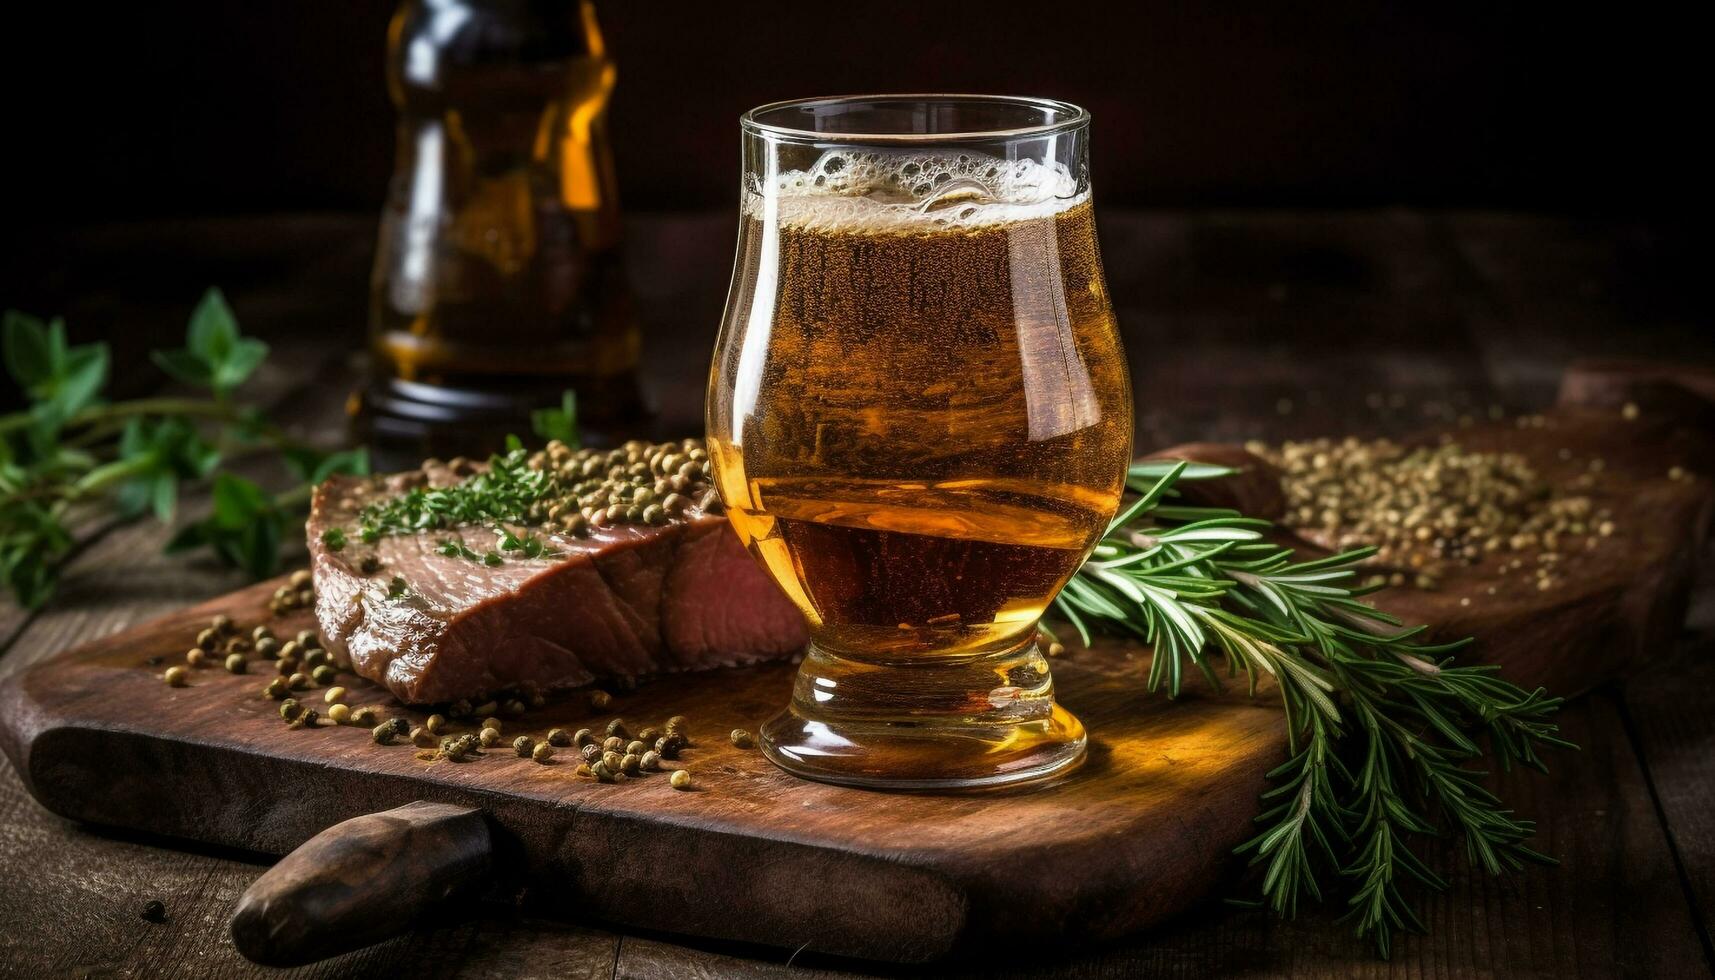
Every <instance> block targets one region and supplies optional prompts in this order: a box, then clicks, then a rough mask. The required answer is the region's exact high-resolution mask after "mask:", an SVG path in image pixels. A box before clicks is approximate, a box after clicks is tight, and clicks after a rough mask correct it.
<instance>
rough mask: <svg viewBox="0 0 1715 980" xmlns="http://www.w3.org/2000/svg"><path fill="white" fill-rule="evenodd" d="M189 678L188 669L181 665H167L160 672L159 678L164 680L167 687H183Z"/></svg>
mask: <svg viewBox="0 0 1715 980" xmlns="http://www.w3.org/2000/svg"><path fill="white" fill-rule="evenodd" d="M189 679H190V671H189V670H186V669H185V668H183V667H168V668H167V669H166V670H165V671H164V672H163V673H162V674H161V680H164V681H166V682H167V686H168V687H184V686H185V684H186V683H187V682H188V681H189Z"/></svg>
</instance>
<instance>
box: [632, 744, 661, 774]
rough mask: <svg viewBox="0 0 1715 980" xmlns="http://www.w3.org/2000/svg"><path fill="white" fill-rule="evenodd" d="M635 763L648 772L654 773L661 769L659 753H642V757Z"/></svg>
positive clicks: (651, 751) (650, 751)
mask: <svg viewBox="0 0 1715 980" xmlns="http://www.w3.org/2000/svg"><path fill="white" fill-rule="evenodd" d="M637 763H638V765H640V766H642V767H643V768H644V769H646V770H648V771H649V772H655V771H657V770H659V769H660V768H661V753H659V752H657V751H655V750H654V749H650V750H649V751H647V752H645V753H643V757H642V758H640V759H638V760H637Z"/></svg>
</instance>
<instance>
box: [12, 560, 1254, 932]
mask: <svg viewBox="0 0 1715 980" xmlns="http://www.w3.org/2000/svg"><path fill="white" fill-rule="evenodd" d="M270 593H271V586H270V585H269V584H266V583H265V584H263V585H261V586H259V587H256V588H252V589H249V590H245V591H242V592H239V593H235V594H234V595H233V596H229V597H226V598H225V599H222V600H217V601H216V602H214V603H211V604H205V605H203V606H200V607H196V608H193V609H191V610H185V611H182V612H180V613H175V614H172V615H169V616H167V617H164V618H163V619H160V620H157V621H155V622H153V623H150V624H147V625H145V626H144V627H141V628H139V629H136V630H132V631H129V632H127V633H124V634H121V635H120V636H118V637H115V638H110V639H109V640H107V641H104V642H102V643H101V644H98V645H96V646H94V647H88V648H84V649H83V650H81V651H77V652H73V653H71V654H68V655H66V656H62V657H59V658H55V659H54V660H52V661H50V662H48V663H46V664H43V665H40V666H39V667H37V668H35V669H32V670H29V671H26V672H25V673H24V674H22V675H21V676H20V677H18V678H16V679H15V681H14V682H11V683H8V684H7V685H6V687H5V688H4V691H3V693H0V714H3V716H4V723H3V724H4V728H5V730H6V731H7V733H8V739H7V750H8V752H9V753H10V754H11V755H12V757H13V759H14V760H15V762H16V764H17V766H18V768H19V771H20V773H21V775H23V777H24V779H25V782H26V785H27V786H28V787H29V788H30V789H31V791H32V792H33V793H34V794H35V795H36V796H37V798H38V799H40V800H41V801H42V802H43V803H44V804H45V805H46V806H48V808H49V809H52V810H54V811H55V812H57V813H60V814H62V815H64V816H68V817H71V818H74V819H78V820H84V821H88V822H92V823H98V824H106V825H115V826H125V827H131V828H134V829H141V830H146V831H149V832H151V833H158V834H163V835H169V836H174V837H187V838H192V839H196V840H201V841H206V842H212V843H217V844H221V845H225V846H233V847H240V848H244V849H248V850H256V851H262V852H265V853H284V852H286V851H289V850H291V849H292V848H294V847H296V846H297V845H298V844H299V843H301V842H302V841H304V840H306V839H308V838H309V837H311V836H312V835H314V834H315V833H317V832H319V831H320V830H321V829H322V828H324V827H326V826H327V825H329V824H330V823H333V822H336V821H338V820H342V819H346V818H349V817H352V816H356V815H358V814H360V813H365V812H368V811H372V810H378V809H384V808H386V807H389V806H394V805H398V804H400V803H404V802H408V801H409V800H411V799H417V798H422V799H427V800H433V801H438V802H445V803H453V804H458V805H463V806H477V807H481V808H482V809H484V810H485V811H486V812H487V813H488V814H489V815H490V816H491V817H492V819H493V821H494V823H495V825H496V827H497V828H499V829H500V830H501V831H502V833H503V838H504V840H505V841H506V843H505V844H504V845H502V846H503V847H504V848H507V849H510V850H511V851H512V852H513V853H511V854H510V855H509V856H508V858H507V860H506V864H507V866H508V867H509V868H510V869H511V870H512V871H513V872H514V873H515V874H516V875H517V876H518V884H519V886H521V887H533V888H536V889H539V890H541V891H542V892H543V893H544V894H546V895H551V896H553V897H554V898H555V899H557V900H558V901H560V902H562V903H566V904H567V905H569V906H570V910H571V911H575V912H576V913H577V914H580V915H591V916H594V917H596V918H598V919H602V920H606V921H611V922H617V923H627V924H633V925H640V926H650V925H657V924H659V923H662V922H668V921H670V922H671V923H672V928H673V930H674V931H680V932H686V933H691V934H695V935H707V936H714V937H719V938H727V939H739V940H744V941H749V942H759V943H766V944H771V945H778V946H785V947H789V948H796V947H798V946H801V945H804V944H806V943H808V945H809V948H812V949H817V950H821V951H824V952H831V953H839V954H843V955H855V956H868V957H875V958H883V959H895V960H900V961H907V962H909V961H921V960H928V959H934V958H937V957H940V956H944V955H947V954H950V953H953V952H956V951H962V950H966V949H969V948H973V947H980V946H982V945H983V944H985V943H989V942H993V941H996V940H997V939H998V938H999V937H1003V936H1005V935H1009V934H1011V933H1013V932H1016V931H1017V930H1019V929H1022V928H1042V927H1043V925H1042V924H1043V922H1045V921H1046V922H1052V923H1053V924H1054V925H1053V928H1054V929H1055V930H1056V931H1057V932H1059V933H1061V934H1064V935H1066V936H1069V937H1082V938H1086V939H1100V938H1108V937H1112V936H1117V935H1123V934H1126V933H1129V932H1132V931H1135V930H1136V929H1138V928H1140V927H1142V926H1145V925H1148V924H1150V923H1152V922H1156V921H1159V920H1160V919H1162V918H1164V917H1166V916H1167V915H1170V914H1172V913H1174V912H1176V911H1178V910H1179V909H1180V908H1183V907H1184V906H1185V905H1186V904H1187V903H1189V902H1191V901H1193V900H1195V899H1196V898H1197V897H1199V896H1200V895H1202V894H1203V893H1204V892H1205V891H1206V890H1207V889H1208V888H1209V887H1210V885H1211V884H1212V879H1211V876H1210V875H1209V874H1208V870H1209V869H1210V868H1211V867H1216V866H1219V865H1220V864H1221V863H1223V862H1224V860H1225V855H1226V854H1227V852H1228V851H1229V850H1230V849H1231V848H1232V847H1233V846H1234V845H1235V844H1237V843H1238V842H1239V841H1240V840H1242V839H1243V837H1244V836H1245V835H1246V832H1247V830H1248V828H1249V824H1250V816H1251V814H1252V813H1253V812H1254V804H1255V798H1256V795H1257V793H1258V792H1260V791H1261V789H1262V788H1263V780H1262V774H1263V773H1264V772H1265V771H1266V770H1267V769H1269V768H1272V766H1273V765H1274V764H1275V763H1276V762H1277V761H1278V758H1279V754H1280V749H1281V745H1282V735H1281V731H1280V716H1279V713H1278V711H1277V710H1276V709H1275V708H1274V706H1273V705H1272V704H1270V703H1269V702H1268V701H1267V700H1266V699H1263V700H1261V701H1258V702H1251V701H1248V700H1246V699H1245V698H1244V697H1243V695H1242V694H1237V693H1235V694H1229V695H1226V696H1224V697H1218V696H1213V695H1211V694H1208V693H1207V692H1198V691H1192V692H1189V693H1188V694H1187V696H1186V697H1184V698H1182V699H1181V700H1179V701H1178V702H1169V701H1167V700H1165V699H1162V698H1158V697H1150V696H1149V695H1147V694H1146V693H1145V692H1144V691H1143V690H1142V689H1141V686H1140V685H1139V684H1138V675H1139V672H1140V671H1141V670H1142V668H1143V666H1144V662H1143V660H1142V658H1141V657H1140V656H1139V654H1140V652H1141V651H1139V650H1138V649H1137V648H1134V647H1131V646H1128V645H1126V644H1124V643H1119V642H1107V643H1105V644H1103V645H1100V646H1098V647H1097V648H1095V649H1093V650H1091V651H1087V652H1083V653H1080V654H1078V655H1077V656H1075V657H1072V658H1070V659H1068V660H1063V661H1062V662H1061V664H1060V667H1059V668H1058V669H1057V681H1058V687H1059V689H1060V691H1061V695H1062V698H1063V700H1064V701H1065V703H1066V704H1067V705H1068V706H1069V707H1071V708H1072V710H1074V711H1075V712H1077V713H1078V714H1079V715H1080V717H1082V718H1083V719H1084V720H1085V723H1086V724H1087V725H1089V726H1091V727H1092V729H1093V730H1094V731H1095V732H1097V735H1096V737H1095V739H1094V743H1093V745H1092V750H1091V758H1090V760H1089V762H1087V763H1086V764H1085V765H1084V766H1083V767H1081V768H1080V769H1079V770H1078V771H1077V772H1076V773H1075V774H1073V775H1072V776H1071V777H1070V778H1068V779H1067V780H1066V781H1064V782H1063V783H1062V784H1060V785H1058V786H1056V787H1054V788H1051V789H1049V790H1045V791H1038V792H1029V793H1020V794H1004V795H1002V794H996V795H988V796H932V795H921V796H886V797H882V796H877V795H875V794H871V793H866V792H864V791H861V790H854V789H846V788H840V787H832V786H823V785H820V784H815V783H807V782H804V781H801V780H797V779H793V778H792V777H789V776H787V775H785V774H784V773H781V772H779V771H777V770H775V769H774V768H773V767H772V766H770V765H769V764H768V763H766V762H765V761H764V760H763V759H762V757H761V755H760V754H759V753H757V752H755V751H754V750H750V751H745V750H740V749H737V748H735V747H733V746H732V745H731V744H730V743H729V742H727V741H726V740H725V739H724V733H725V732H727V731H729V730H731V729H733V728H737V727H744V728H749V729H752V730H754V729H755V728H756V727H757V725H758V724H759V723H760V722H761V721H762V720H764V719H765V718H767V717H768V716H769V715H770V714H771V713H772V712H774V711H776V710H778V708H779V706H780V705H782V704H784V703H785V700H786V696H787V692H788V690H789V686H790V682H791V675H792V670H793V668H792V667H791V665H789V664H776V665H772V666H769V667H765V668H754V669H746V670H735V671H727V672H723V673H722V674H721V675H719V676H718V683H716V682H713V680H712V679H711V678H710V677H709V676H697V675H683V676H677V677H666V678H662V679H659V680H657V681H655V682H653V683H650V684H646V685H644V686H643V687H641V688H640V689H639V690H638V691H636V692H635V693H633V694H629V695H624V696H622V697H620V698H619V699H618V703H617V704H616V705H615V707H614V710H615V711H616V712H618V713H620V714H622V715H624V716H627V717H629V719H630V722H631V724H632V725H633V726H634V727H635V726H638V725H642V724H648V723H655V724H659V723H660V721H661V720H662V719H664V718H666V717H667V716H668V715H670V714H675V713H682V714H685V715H687V716H689V717H690V718H691V719H692V721H691V725H690V732H691V737H692V739H693V741H694V747H693V748H691V749H689V750H687V752H686V756H685V758H684V759H683V760H682V761H681V762H680V763H679V764H681V765H684V766H686V767H687V768H689V769H691V770H692V772H693V773H694V775H695V780H696V785H697V789H696V791H694V792H688V793H681V792H675V791H673V790H671V789H669V788H668V787H667V786H666V781H665V776H663V775H654V776H652V777H649V778H646V779H639V780H634V781H632V782H630V783H628V784H626V785H623V786H604V785H599V784H596V783H594V782H592V781H590V780H588V779H583V778H579V777H576V776H574V775H573V774H572V769H573V767H574V763H573V760H572V759H571V758H570V757H569V753H563V754H562V756H561V760H560V761H556V762H555V763H554V764H552V765H548V766H543V765H538V764H536V763H534V762H531V761H529V760H526V759H519V758H516V757H514V756H513V755H512V754H511V752H510V750H504V751H492V752H490V753H489V754H488V755H487V756H486V757H484V758H482V759H479V760H476V761H474V762H471V763H463V764H461V763H454V762H449V761H445V760H439V761H436V760H433V759H432V758H425V757H423V756H427V755H429V754H428V753H418V752H416V751H413V750H412V749H411V748H409V747H405V746H395V747H389V748H382V747H378V746H375V745H374V744H372V743H371V741H370V739H369V733H368V731H367V730H364V729H356V728H331V727H330V728H322V729H318V730H316V731H290V730H287V729H286V728H285V727H284V726H283V725H282V724H281V723H280V721H279V719H278V717H277V716H276V713H275V711H274V708H275V705H274V703H273V702H271V701H267V700H265V699H263V698H261V697H260V696H259V695H258V694H257V693H256V692H257V690H258V688H259V687H260V684H261V681H260V680H259V679H258V678H257V677H256V676H254V675H245V676H232V675H228V674H225V673H224V672H221V671H216V670H202V671H197V672H196V673H195V674H194V675H193V680H192V682H191V686H189V687H187V688H182V689H176V688H170V687H167V686H166V685H164V684H162V683H160V682H159V681H158V680H156V679H155V678H154V677H153V676H152V675H153V673H154V672H156V671H158V670H159V669H160V666H161V665H159V664H156V665H149V664H148V661H149V660H150V659H152V658H155V657H164V656H168V655H173V656H176V655H177V654H178V653H179V652H180V650H181V649H182V648H183V646H184V642H185V641H184V637H185V636H186V635H187V634H188V633H191V634H194V632H195V629H196V628H197V627H198V626H199V625H200V624H201V623H203V622H205V621H206V620H207V619H208V618H209V617H210V616H212V615H213V614H214V613H215V612H216V611H221V612H225V613H226V614H228V615H232V616H233V617H234V619H236V620H237V621H238V622H239V623H241V624H248V623H253V622H256V621H258V620H259V619H260V618H261V613H260V610H261V609H262V608H263V605H264V603H265V600H266V597H267V596H268V595H269V594H270ZM298 625H299V623H298V621H297V620H286V621H282V622H281V623H280V624H279V629H281V630H282V631H289V630H291V629H295V628H296V627H297V626H298ZM352 683H353V684H354V685H355V684H356V683H357V682H356V681H355V680H354V681H353V682H352ZM356 690H358V691H359V692H360V693H359V695H358V696H357V700H361V701H377V702H380V701H384V700H385V698H384V696H383V693H382V692H381V691H380V690H379V689H375V688H361V687H359V688H356ZM389 710H391V711H397V712H400V713H405V712H403V709H399V708H397V707H396V706H392V705H389ZM412 717H413V718H414V719H416V720H420V719H421V716H420V715H414V714H413V715H412ZM607 717H608V716H606V715H603V716H591V715H590V714H589V713H588V709H587V708H585V707H583V706H582V705H581V702H580V703H578V704H576V705H558V706H553V705H551V706H549V707H547V708H544V709H542V710H541V711H539V712H534V713H532V715H531V716H529V717H527V718H522V719H515V720H513V721H511V722H508V723H507V734H508V735H509V736H511V735H514V734H519V733H529V734H532V735H534V736H536V737H541V735H542V734H543V732H544V731H545V730H546V729H547V728H549V727H553V726H563V727H567V728H576V727H583V726H586V725H590V726H593V727H597V728H600V727H601V725H602V724H603V723H605V721H606V720H607ZM1217 745H1218V746H1220V747H1221V749H1220V751H1211V750H1210V749H1211V747H1212V746H1217ZM282 787H284V788H286V792H284V793H282ZM878 800H885V801H886V804H887V805H885V806H877V805H875V804H876V802H877V801H878ZM1026 828H1027V830H1026ZM1021 831H1023V832H1021ZM1049 841H1051V842H1052V846H1048V845H1047V843H1046V842H1049ZM1140 878H1141V879H1147V880H1149V881H1150V882H1151V887H1150V888H1148V889H1139V888H1137V887H1136V882H1137V881H1138V880H1139V879H1140ZM829 880H838V881H839V882H840V887H839V888H837V889H830V888H828V887H827V882H828V881H829ZM1023 893H1028V894H1030V895H1031V896H1032V900H1031V901H1030V902H1029V903H1027V904H1026V903H1020V902H1019V901H1018V896H1019V895H1020V894H1023ZM699 896H700V897H702V899H703V900H698V897H699ZM716 898H718V899H719V900H718V901H716V900H715V899H716ZM734 907H736V908H742V909H745V910H746V911H745V914H743V915H739V916H735V915H732V914H730V909H731V908H734Z"/></svg>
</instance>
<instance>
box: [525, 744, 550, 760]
mask: <svg viewBox="0 0 1715 980" xmlns="http://www.w3.org/2000/svg"><path fill="white" fill-rule="evenodd" d="M553 757H554V747H553V746H552V745H549V744H548V743H547V742H538V743H537V744H536V747H535V748H534V749H531V750H530V758H532V759H535V760H536V761H537V762H547V761H548V760H549V759H552V758H553Z"/></svg>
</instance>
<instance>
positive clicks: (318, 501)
mask: <svg viewBox="0 0 1715 980" xmlns="http://www.w3.org/2000/svg"><path fill="white" fill-rule="evenodd" d="M457 482H458V478H457V477H454V476H453V475H452V474H451V473H450V472H449V471H447V470H445V469H427V470H425V471H422V472H418V471H412V472H409V473H404V474H396V475H394V476H391V477H386V478H370V479H364V478H357V477H334V478H333V479H330V480H328V481H327V482H326V483H324V484H322V486H321V487H320V488H318V489H317V491H316V495H315V500H314V503H313V504H312V508H311V512H310V519H309V524H308V533H309V546H310V554H311V567H312V569H313V572H314V575H315V584H316V617H317V619H319V620H320V624H321V631H322V639H323V642H324V644H325V645H326V646H327V648H328V649H329V650H330V651H332V652H333V653H335V654H336V655H344V656H346V657H348V658H349V659H350V661H351V664H352V667H353V669H355V670H356V671H357V673H359V674H361V675H363V676H364V677H367V678H369V679H370V680H373V681H377V682H379V683H381V684H384V685H386V687H387V688H388V690H390V691H392V692H393V694H394V695H395V696H397V697H398V698H399V699H400V700H402V701H405V702H408V703H416V704H421V703H438V702H447V701H455V700H459V699H470V700H479V699H483V698H486V697H488V696H490V695H493V694H496V693H498V692H502V691H505V690H535V691H548V690H551V689H555V688H566V687H575V686H577V685H581V684H587V683H589V682H590V681H592V680H594V679H596V678H607V677H636V676H638V675H642V674H650V673H657V672H662V671H672V670H699V669H704V668H710V667H719V666H732V665H739V664H746V663H753V662H756V661H759V660H766V659H773V658H781V657H787V656H790V655H792V654H795V653H797V652H798V651H800V650H801V649H802V648H803V646H804V644H805V642H806V641H807V639H808V633H807V631H806V629H805V625H804V619H803V616H802V615H801V614H800V613H799V612H798V610H797V608H796V607H794V606H793V605H792V603H791V602H790V601H788V600H787V599H786V597H785V596H784V595H782V594H781V593H780V591H779V589H778V588H777V587H776V586H775V585H774V583H773V582H771V581H769V580H768V578H767V577H766V576H765V575H764V574H763V573H762V571H761V570H760V569H759V568H758V567H757V566H756V564H755V562H753V561H752V560H751V558H750V556H749V555H747V554H745V552H744V548H743V547H742V546H741V545H740V544H739V541H738V537H737V536H736V535H735V534H734V533H733V532H732V530H731V529H730V528H729V527H727V525H726V521H725V520H724V519H723V518H721V517H719V516H716V515H713V514H706V513H703V512H701V511H700V510H699V509H697V508H696V507H694V506H692V507H688V508H685V507H681V509H680V511H679V513H678V514H677V516H675V517H673V518H672V519H670V520H667V521H666V522H665V523H657V524H649V523H620V524H617V525H609V526H600V527H594V528H591V529H590V530H589V531H588V532H587V533H588V536H587V537H580V536H577V535H575V534H573V533H570V532H569V531H567V530H564V529H559V530H556V529H555V528H556V527H557V526H556V525H555V524H553V523H552V522H550V523H548V524H547V525H546V526H545V527H539V528H536V529H534V530H535V532H536V534H537V535H538V537H537V540H538V541H539V542H540V544H541V545H542V546H543V548H544V550H546V551H547V552H548V554H545V555H544V556H541V557H535V558H527V557H523V556H522V555H517V556H513V555H508V556H507V557H505V558H504V560H501V561H499V563H498V564H489V563H488V562H485V561H483V560H482V556H483V555H485V554H486V551H484V550H483V549H485V548H492V547H494V545H493V544H492V542H494V541H496V540H497V538H498V533H497V532H496V531H495V530H494V528H492V527H485V526H481V525H473V526H464V527H459V528H455V529H451V530H450V531H449V530H448V529H440V530H423V531H416V532H412V533H390V534H386V535H383V536H381V537H379V538H378V539H376V540H375V541H374V542H373V543H363V542H362V541H361V540H360V539H359V538H358V537H356V536H353V537H350V538H348V539H347V543H345V544H344V545H343V546H342V547H338V548H337V549H336V548H335V547H334V546H332V545H330V544H329V543H327V542H326V541H324V539H323V536H324V532H327V531H328V530H329V529H333V528H338V529H341V531H343V532H350V531H352V530H353V529H354V528H355V527H356V526H357V525H358V523H359V514H360V512H361V511H362V510H363V508H364V507H365V506H366V505H367V504H370V503H374V502H377V501H385V500H388V499H395V498H397V497H398V496H399V495H400V494H402V493H406V492H408V491H409V490H410V489H412V488H413V487H419V486H423V485H424V484H425V483H427V484H428V485H430V486H445V485H451V484H454V483H457ZM574 492H575V491H574ZM573 513H576V510H575V508H574V510H573ZM655 519H656V520H657V521H659V520H661V516H660V515H656V517H655ZM449 534H453V535H456V536H457V538H458V539H459V540H461V541H462V542H464V543H465V544H466V545H467V546H468V547H469V548H471V549H472V550H471V551H470V552H466V553H465V554H464V556H462V557H461V556H460V555H459V554H450V555H449V554H446V553H444V551H445V550H446V549H447V547H448V545H447V542H448V541H449V540H451V539H450V538H449Z"/></svg>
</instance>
